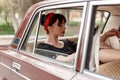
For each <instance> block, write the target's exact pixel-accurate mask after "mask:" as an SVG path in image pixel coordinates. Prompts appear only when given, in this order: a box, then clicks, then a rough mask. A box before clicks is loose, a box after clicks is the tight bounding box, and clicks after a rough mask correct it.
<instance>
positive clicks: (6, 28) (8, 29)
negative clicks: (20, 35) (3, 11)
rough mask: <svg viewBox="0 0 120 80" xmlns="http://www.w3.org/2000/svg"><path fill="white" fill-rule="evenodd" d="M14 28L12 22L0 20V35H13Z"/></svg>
mask: <svg viewBox="0 0 120 80" xmlns="http://www.w3.org/2000/svg"><path fill="white" fill-rule="evenodd" d="M13 34H14V29H13V26H12V23H10V22H9V23H6V22H5V21H3V20H0V35H13Z"/></svg>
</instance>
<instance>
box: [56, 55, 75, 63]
mask: <svg viewBox="0 0 120 80" xmlns="http://www.w3.org/2000/svg"><path fill="white" fill-rule="evenodd" d="M74 59H75V53H73V54H71V55H68V56H67V57H66V56H62V55H59V56H57V58H56V60H58V61H62V62H67V63H69V62H72V61H73V60H74Z"/></svg>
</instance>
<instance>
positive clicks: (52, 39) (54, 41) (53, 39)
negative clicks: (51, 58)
mask: <svg viewBox="0 0 120 80" xmlns="http://www.w3.org/2000/svg"><path fill="white" fill-rule="evenodd" d="M45 43H47V44H50V45H53V46H55V47H59V48H62V47H63V46H64V43H63V42H61V41H59V40H58V36H53V35H49V36H48V38H47V39H46V41H45Z"/></svg>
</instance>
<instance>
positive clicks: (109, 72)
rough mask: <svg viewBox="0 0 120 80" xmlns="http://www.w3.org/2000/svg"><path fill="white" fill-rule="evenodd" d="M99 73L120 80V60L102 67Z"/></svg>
mask: <svg viewBox="0 0 120 80" xmlns="http://www.w3.org/2000/svg"><path fill="white" fill-rule="evenodd" d="M99 73H100V74H103V75H106V76H109V77H112V78H114V79H117V80H120V60H117V61H113V62H108V63H105V64H102V65H100V66H99Z"/></svg>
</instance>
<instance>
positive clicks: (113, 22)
mask: <svg viewBox="0 0 120 80" xmlns="http://www.w3.org/2000/svg"><path fill="white" fill-rule="evenodd" d="M97 10H102V11H103V12H104V11H107V12H109V15H108V17H107V18H106V20H105V21H104V26H102V27H100V26H99V28H98V30H97V32H96V34H95V35H94V37H93V44H92V45H93V46H92V51H91V58H90V64H89V69H90V70H91V71H96V72H97V73H100V74H101V75H105V76H108V77H112V78H114V79H117V80H119V79H120V61H119V60H115V61H112V62H108V63H101V61H100V60H99V50H100V37H101V35H102V34H104V33H105V32H107V31H109V30H111V29H113V28H114V29H117V30H118V31H119V30H120V6H114V5H113V6H98V7H97ZM104 16H106V15H105V14H104ZM96 18H97V17H96ZM106 43H107V44H108V45H109V46H111V47H112V48H113V49H118V50H120V41H119V38H118V37H117V36H112V37H109V38H108V39H107V41H106ZM113 54H114V53H113Z"/></svg>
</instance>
